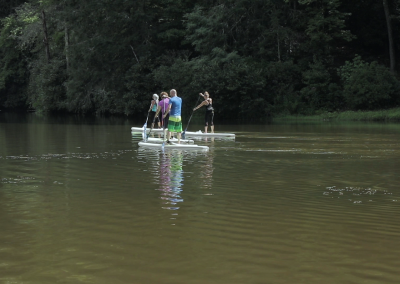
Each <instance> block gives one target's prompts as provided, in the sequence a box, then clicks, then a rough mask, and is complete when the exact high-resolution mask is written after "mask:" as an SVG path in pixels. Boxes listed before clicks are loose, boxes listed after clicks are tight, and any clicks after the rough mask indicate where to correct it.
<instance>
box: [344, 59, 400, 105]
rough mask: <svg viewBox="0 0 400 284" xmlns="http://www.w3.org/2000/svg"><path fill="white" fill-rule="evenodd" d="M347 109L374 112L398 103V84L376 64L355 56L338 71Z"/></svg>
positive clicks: (390, 74) (384, 69)
mask: <svg viewBox="0 0 400 284" xmlns="http://www.w3.org/2000/svg"><path fill="white" fill-rule="evenodd" d="M338 73H339V76H340V77H341V79H342V81H343V88H344V97H345V101H346V104H347V106H348V108H349V109H352V110H376V109H380V108H387V107H393V106H395V105H397V104H398V103H399V99H400V98H399V92H400V82H399V81H398V80H397V79H396V78H395V77H394V75H393V74H392V73H390V71H389V70H388V69H387V68H385V67H383V66H381V65H379V64H378V63H377V62H371V63H367V62H364V61H363V60H362V59H361V57H360V56H356V57H355V58H354V59H353V61H352V62H349V61H346V63H345V65H344V66H342V67H341V68H339V69H338Z"/></svg>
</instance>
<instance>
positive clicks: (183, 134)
mask: <svg viewBox="0 0 400 284" xmlns="http://www.w3.org/2000/svg"><path fill="white" fill-rule="evenodd" d="M199 100H200V97H198V98H197V101H196V104H195V105H194V107H196V106H197V104H198V103H199ZM193 113H194V110H192V114H191V115H190V117H189V121H188V123H187V125H186V128H185V130H184V131H183V132H182V139H186V138H185V133H186V130H187V129H188V126H189V123H190V120H191V119H192V116H193Z"/></svg>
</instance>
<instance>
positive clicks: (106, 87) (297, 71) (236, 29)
mask: <svg viewBox="0 0 400 284" xmlns="http://www.w3.org/2000/svg"><path fill="white" fill-rule="evenodd" d="M0 19H1V21H0V108H1V109H9V110H35V111H41V112H66V113H70V112H72V113H96V114H124V115H131V116H139V115H143V112H145V111H146V110H147V109H148V107H149V103H150V100H151V95H152V94H153V93H160V92H161V91H169V90H170V89H171V88H175V89H177V90H178V95H179V96H181V97H182V98H183V100H184V104H185V106H184V108H185V109H184V111H186V112H188V111H191V109H192V107H193V105H194V104H195V102H196V101H197V98H198V93H199V92H203V91H208V92H209V93H210V94H211V97H212V98H213V101H214V106H215V109H216V113H217V114H218V116H219V117H224V118H242V119H257V118H260V117H268V116H274V115H276V114H315V113H319V112H332V111H343V110H376V109H387V108H391V107H396V106H398V105H399V103H400V82H399V80H398V76H397V66H396V63H397V62H398V60H397V58H396V54H398V52H399V50H400V33H399V20H400V0H382V1H376V0H96V1H93V0H24V1H23V0H2V2H1V3H0Z"/></svg>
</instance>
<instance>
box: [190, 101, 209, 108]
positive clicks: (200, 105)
mask: <svg viewBox="0 0 400 284" xmlns="http://www.w3.org/2000/svg"><path fill="white" fill-rule="evenodd" d="M206 102H207V101H203V102H202V103H201V104H199V105H198V106H197V107H195V108H194V109H193V110H196V109H198V108H201V107H202V106H204V105H205V104H206Z"/></svg>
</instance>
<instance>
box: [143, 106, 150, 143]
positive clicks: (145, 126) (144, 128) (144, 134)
mask: <svg viewBox="0 0 400 284" xmlns="http://www.w3.org/2000/svg"><path fill="white" fill-rule="evenodd" d="M149 114H150V112H149V111H148V112H147V117H146V122H145V123H144V124H143V134H142V138H143V140H144V138H145V137H146V129H147V120H148V119H149Z"/></svg>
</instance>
